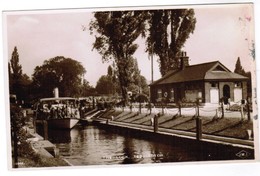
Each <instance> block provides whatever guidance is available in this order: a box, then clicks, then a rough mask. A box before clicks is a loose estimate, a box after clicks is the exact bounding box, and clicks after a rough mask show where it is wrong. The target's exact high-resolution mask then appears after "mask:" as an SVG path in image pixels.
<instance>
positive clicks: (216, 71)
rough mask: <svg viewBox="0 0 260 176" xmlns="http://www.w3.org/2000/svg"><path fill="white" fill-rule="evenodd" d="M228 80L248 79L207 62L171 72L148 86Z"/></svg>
mask: <svg viewBox="0 0 260 176" xmlns="http://www.w3.org/2000/svg"><path fill="white" fill-rule="evenodd" d="M216 79H217V80H229V79H237V80H244V79H248V78H247V77H245V76H242V75H239V74H236V73H232V72H231V71H230V70H229V69H228V68H226V67H225V66H224V65H223V64H221V63H220V62H219V61H214V62H208V63H203V64H197V65H190V66H186V67H185V68H184V69H183V70H173V71H170V72H169V73H167V74H166V75H164V76H163V77H162V78H160V79H159V80H157V81H155V82H153V83H152V84H150V85H158V84H170V83H178V82H188V81H199V80H216Z"/></svg>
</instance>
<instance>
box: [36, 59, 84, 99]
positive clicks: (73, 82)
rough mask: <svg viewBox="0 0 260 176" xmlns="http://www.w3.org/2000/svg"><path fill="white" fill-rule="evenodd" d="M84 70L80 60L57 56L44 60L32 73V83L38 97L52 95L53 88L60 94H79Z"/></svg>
mask: <svg viewBox="0 0 260 176" xmlns="http://www.w3.org/2000/svg"><path fill="white" fill-rule="evenodd" d="M85 72H86V70H85V68H84V67H83V66H82V65H81V63H80V62H78V61H76V60H73V59H71V58H65V57H63V56H57V57H54V58H51V59H49V60H45V61H44V63H43V65H42V66H37V67H36V68H35V69H34V73H33V85H34V90H36V91H35V94H36V95H37V96H38V97H51V96H53V89H54V88H55V87H58V88H59V93H60V96H72V97H75V96H80V93H81V89H80V88H81V87H80V86H81V85H82V84H83V83H82V79H83V75H84V73H85Z"/></svg>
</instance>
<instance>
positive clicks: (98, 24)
mask: <svg viewBox="0 0 260 176" xmlns="http://www.w3.org/2000/svg"><path fill="white" fill-rule="evenodd" d="M94 17H95V20H93V21H91V23H90V31H91V34H94V32H95V34H96V35H95V37H96V40H95V42H94V44H93V48H94V49H96V50H97V51H98V52H99V53H100V54H101V55H102V59H103V61H108V60H113V61H114V62H115V66H116V69H117V77H118V80H119V83H120V88H121V93H122V96H123V98H124V100H125V101H127V99H128V98H127V87H128V86H129V82H130V80H129V79H130V78H131V77H130V74H131V72H130V71H129V68H130V67H129V64H130V62H131V60H132V59H133V58H132V55H133V54H134V53H135V51H136V49H137V48H138V45H137V44H135V43H134V42H135V40H136V39H137V38H138V37H139V36H140V35H142V36H144V35H145V21H146V19H147V13H146V12H144V11H109V12H95V13H94Z"/></svg>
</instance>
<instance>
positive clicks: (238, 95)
mask: <svg viewBox="0 0 260 176" xmlns="http://www.w3.org/2000/svg"><path fill="white" fill-rule="evenodd" d="M241 100H242V88H237V87H236V88H234V102H235V103H238V102H240V101H241Z"/></svg>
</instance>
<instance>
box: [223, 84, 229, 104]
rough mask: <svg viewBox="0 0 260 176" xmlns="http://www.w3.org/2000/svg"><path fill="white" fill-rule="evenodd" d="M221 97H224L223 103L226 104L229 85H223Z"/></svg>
mask: <svg viewBox="0 0 260 176" xmlns="http://www.w3.org/2000/svg"><path fill="white" fill-rule="evenodd" d="M223 98H224V104H228V99H229V98H230V87H229V85H226V84H225V85H224V86H223Z"/></svg>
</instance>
